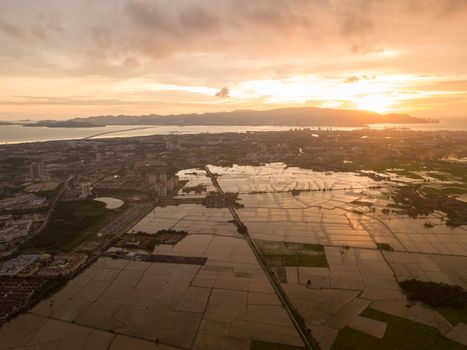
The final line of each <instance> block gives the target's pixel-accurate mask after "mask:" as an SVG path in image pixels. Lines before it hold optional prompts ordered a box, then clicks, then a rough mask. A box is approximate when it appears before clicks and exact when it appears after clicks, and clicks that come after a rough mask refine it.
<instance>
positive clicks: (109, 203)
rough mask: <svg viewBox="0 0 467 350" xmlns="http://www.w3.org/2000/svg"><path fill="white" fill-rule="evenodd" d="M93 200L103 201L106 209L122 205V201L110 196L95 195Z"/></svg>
mask: <svg viewBox="0 0 467 350" xmlns="http://www.w3.org/2000/svg"><path fill="white" fill-rule="evenodd" d="M94 200H96V201H99V202H103V203H105V207H106V208H107V209H117V208H120V207H121V206H122V205H123V201H122V200H120V199H118V198H112V197H97V198H95V199H94Z"/></svg>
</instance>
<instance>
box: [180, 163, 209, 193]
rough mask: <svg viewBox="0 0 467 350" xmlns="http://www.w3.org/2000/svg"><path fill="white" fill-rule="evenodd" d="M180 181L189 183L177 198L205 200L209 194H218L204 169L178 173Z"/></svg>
mask: <svg viewBox="0 0 467 350" xmlns="http://www.w3.org/2000/svg"><path fill="white" fill-rule="evenodd" d="M177 176H178V178H179V180H180V181H188V182H187V183H186V185H185V186H184V187H183V189H182V190H181V191H179V192H178V194H177V196H176V198H204V197H206V194H208V193H209V192H217V189H216V188H215V187H214V185H213V184H212V182H211V179H210V178H209V177H208V175H207V172H206V170H204V169H197V168H194V169H185V170H180V171H179V172H178V173H177Z"/></svg>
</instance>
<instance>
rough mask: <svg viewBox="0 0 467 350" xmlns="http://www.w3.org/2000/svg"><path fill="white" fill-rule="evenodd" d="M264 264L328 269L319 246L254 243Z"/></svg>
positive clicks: (266, 242) (322, 249) (288, 243)
mask: <svg viewBox="0 0 467 350" xmlns="http://www.w3.org/2000/svg"><path fill="white" fill-rule="evenodd" d="M256 244H257V246H258V248H259V250H260V251H261V254H262V255H263V258H264V260H265V262H266V263H267V264H268V265H270V266H313V267H328V262H327V260H326V255H325V253H324V247H323V246H322V245H320V244H302V243H291V242H272V241H260V240H258V241H256Z"/></svg>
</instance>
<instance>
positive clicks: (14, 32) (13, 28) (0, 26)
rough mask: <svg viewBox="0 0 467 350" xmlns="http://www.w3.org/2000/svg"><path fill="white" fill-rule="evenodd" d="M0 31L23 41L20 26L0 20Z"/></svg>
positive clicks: (22, 31) (23, 34) (24, 34)
mask: <svg viewBox="0 0 467 350" xmlns="http://www.w3.org/2000/svg"><path fill="white" fill-rule="evenodd" d="M0 30H2V31H3V32H4V33H6V34H8V35H9V36H12V37H14V38H16V39H24V38H25V36H26V32H25V30H24V29H23V28H22V27H21V26H19V25H17V24H14V23H11V22H9V21H6V20H2V19H0Z"/></svg>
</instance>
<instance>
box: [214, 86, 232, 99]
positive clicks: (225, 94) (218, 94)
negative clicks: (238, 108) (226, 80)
mask: <svg viewBox="0 0 467 350" xmlns="http://www.w3.org/2000/svg"><path fill="white" fill-rule="evenodd" d="M229 94H230V90H229V89H228V88H226V87H223V88H222V89H220V90H219V91H218V92H216V97H220V98H226V97H230V95H229Z"/></svg>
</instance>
